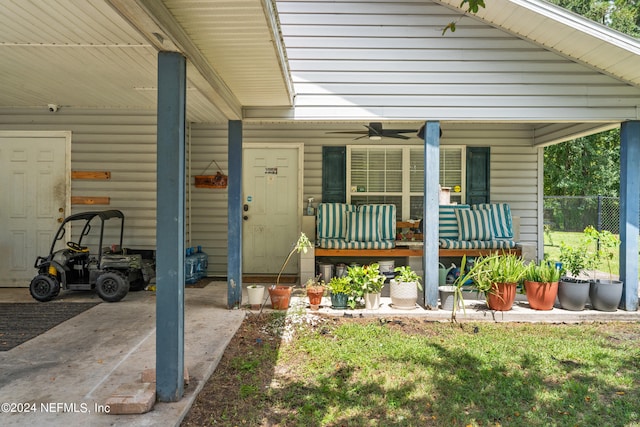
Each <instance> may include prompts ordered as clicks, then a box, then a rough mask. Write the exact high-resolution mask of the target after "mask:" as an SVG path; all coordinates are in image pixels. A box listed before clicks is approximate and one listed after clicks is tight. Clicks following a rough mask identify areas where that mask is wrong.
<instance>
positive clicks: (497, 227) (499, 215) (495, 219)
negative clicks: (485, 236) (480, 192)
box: [473, 203, 513, 239]
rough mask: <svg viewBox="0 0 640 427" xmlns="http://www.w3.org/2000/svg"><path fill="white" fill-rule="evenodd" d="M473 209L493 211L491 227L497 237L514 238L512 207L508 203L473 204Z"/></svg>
mask: <svg viewBox="0 0 640 427" xmlns="http://www.w3.org/2000/svg"><path fill="white" fill-rule="evenodd" d="M473 209H477V210H488V211H489V212H491V227H492V232H493V236H494V237H495V238H497V239H513V221H512V219H511V208H510V207H509V205H508V204H507V203H481V204H478V205H473Z"/></svg>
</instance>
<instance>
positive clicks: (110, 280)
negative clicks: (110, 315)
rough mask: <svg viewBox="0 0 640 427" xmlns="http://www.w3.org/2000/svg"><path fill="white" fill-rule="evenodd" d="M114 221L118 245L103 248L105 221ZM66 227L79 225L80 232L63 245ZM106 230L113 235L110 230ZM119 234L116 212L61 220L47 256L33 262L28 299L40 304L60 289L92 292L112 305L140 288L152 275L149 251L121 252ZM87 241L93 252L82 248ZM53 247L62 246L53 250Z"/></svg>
mask: <svg viewBox="0 0 640 427" xmlns="http://www.w3.org/2000/svg"><path fill="white" fill-rule="evenodd" d="M94 219H95V221H94ZM118 219H119V220H120V224H116V225H119V226H120V227H119V234H120V237H119V244H118V245H115V244H114V245H111V246H110V247H106V248H105V247H103V238H104V233H105V221H109V220H115V221H117V220H118ZM70 224H79V225H80V226H82V232H81V233H80V235H79V237H78V241H77V242H73V241H67V242H66V245H65V243H64V241H63V240H62V239H63V238H64V237H65V234H66V232H67V229H69V225H70ZM92 225H93V226H92ZM76 226H77V225H76ZM94 227H98V228H97V230H96V232H95V233H91V230H92V229H93V228H94ZM98 230H99V233H100V235H99V237H98V236H97V232H98ZM108 230H109V231H112V232H113V230H114V228H108ZM90 233H91V234H90ZM123 234H124V214H123V213H122V212H120V211H119V210H106V211H96V212H82V213H77V214H74V215H70V216H68V217H67V218H65V219H64V221H62V224H60V228H58V232H57V233H56V235H55V237H54V239H53V243H52V244H51V249H50V250H49V255H48V256H46V257H42V256H39V257H38V258H37V259H36V262H35V265H34V267H35V268H37V269H38V275H37V276H36V277H34V278H33V280H32V281H31V285H30V286H29V291H30V292H31V296H32V297H33V298H35V299H36V300H38V301H42V302H44V301H50V300H52V299H54V298H55V297H56V296H58V293H59V292H60V288H62V289H69V290H80V291H90V290H93V289H95V290H96V292H97V293H98V295H99V296H100V298H102V299H103V300H105V301H107V302H116V301H120V300H121V299H122V298H124V297H125V295H127V293H128V292H129V291H130V290H131V291H139V290H142V289H144V288H145V286H147V285H148V284H149V281H150V280H151V278H152V277H154V276H155V262H154V260H153V251H144V250H139V251H135V250H131V249H122V236H123ZM83 240H84V242H83ZM87 241H89V242H91V243H93V245H92V246H95V247H96V248H97V253H95V252H92V251H90V249H89V247H88V246H83V243H85V244H87ZM57 244H60V245H59V246H62V245H64V247H61V248H59V249H58V250H56V245H57ZM96 245H97V246H96ZM143 255H145V258H143ZM149 258H150V259H149Z"/></svg>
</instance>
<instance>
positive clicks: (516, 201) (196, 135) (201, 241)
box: [0, 109, 541, 276]
mask: <svg viewBox="0 0 640 427" xmlns="http://www.w3.org/2000/svg"><path fill="white" fill-rule="evenodd" d="M385 127H388V128H412V127H416V128H417V127H419V125H417V124H416V122H412V123H394V124H393V126H391V125H387V124H385ZM360 128H362V129H364V127H363V126H362V123H351V124H336V123H311V124H303V123H292V124H272V123H265V124H245V126H244V131H243V138H244V142H245V143H263V144H269V143H287V142H289V143H303V144H304V147H305V148H304V192H303V197H304V199H305V200H306V199H307V198H309V197H313V198H314V199H315V203H318V202H320V201H321V198H322V146H324V145H335V146H339V145H355V144H362V145H368V144H370V141H369V140H368V139H366V138H363V139H361V140H358V141H354V139H353V137H352V136H350V135H341V134H328V133H327V132H329V131H345V130H355V129H360ZM0 129H1V130H37V131H47V130H50V131H59V130H67V131H71V132H72V148H71V169H72V170H74V171H75V170H78V171H109V172H111V180H108V181H102V180H73V181H72V189H71V192H72V194H71V195H72V196H87V197H101V196H104V197H109V198H110V204H109V205H101V206H98V205H94V206H90V205H74V206H72V213H77V212H81V211H85V210H99V209H120V210H122V211H123V212H124V213H125V217H126V222H125V242H124V244H125V245H126V246H129V247H137V248H145V249H153V248H155V235H156V231H155V227H156V214H155V210H156V184H155V183H156V118H155V112H148V111H130V110H121V111H113V110H83V111H69V110H67V111H64V110H63V109H61V110H60V111H59V112H58V113H56V114H52V113H49V112H42V111H35V110H15V109H12V110H0ZM443 129H444V135H443V138H442V144H443V145H474V146H491V147H492V148H491V199H492V201H495V202H501V201H503V202H508V203H510V204H511V207H512V209H513V214H514V215H515V216H519V217H520V218H521V225H522V227H521V240H522V241H525V242H531V243H535V242H536V241H537V236H538V233H537V230H538V228H539V224H538V219H537V203H538V202H537V200H538V193H539V191H541V189H540V188H538V185H537V182H538V181H537V168H538V164H537V158H538V157H537V156H538V154H537V153H538V149H535V148H532V146H531V136H532V131H531V127H530V126H528V125H505V124H493V125H492V124H459V123H445V124H444V125H443ZM188 135H189V137H188V141H187V142H188V146H187V147H188V150H189V152H188V153H187V157H188V159H190V163H189V164H188V165H187V173H188V174H189V177H188V178H187V182H188V184H189V185H188V186H187V198H188V203H187V206H188V209H187V224H188V229H187V239H188V241H187V245H188V246H197V245H201V246H202V248H203V250H204V251H205V252H207V253H208V254H209V260H210V267H209V274H210V275H219V276H224V275H226V273H227V241H228V238H229V236H228V234H227V225H228V218H227V200H228V195H227V190H226V189H203V188H195V185H194V178H193V176H195V175H201V174H207V175H213V174H215V173H216V172H217V171H218V167H219V168H220V169H221V171H222V172H223V173H225V174H228V173H229V170H228V162H227V158H228V145H227V144H228V142H227V129H226V127H223V126H214V125H201V124H199V125H196V124H194V125H192V126H191V127H190V131H189V132H188ZM382 143H383V144H385V145H405V144H415V145H420V144H421V143H422V142H421V140H420V139H418V138H417V137H412V138H411V139H410V140H409V141H401V140H393V139H389V138H385V139H384V140H383V141H382ZM213 160H215V162H217V165H216V164H215V163H212V161H213ZM210 163H211V165H210V166H209V164H210ZM208 166H209V168H208V169H207V167H208Z"/></svg>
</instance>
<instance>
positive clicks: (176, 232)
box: [156, 52, 187, 402]
mask: <svg viewBox="0 0 640 427" xmlns="http://www.w3.org/2000/svg"><path fill="white" fill-rule="evenodd" d="M186 78H187V69H186V61H185V58H184V57H183V56H182V55H180V54H178V53H175V52H160V53H158V125H157V129H158V143H157V144H158V154H157V166H158V170H157V210H156V216H157V225H156V246H157V250H156V262H157V263H156V266H157V267H156V269H157V270H156V393H157V396H158V400H159V401H161V402H176V401H178V400H180V399H181V398H182V395H183V393H184V374H183V372H184V239H185V230H184V228H185V222H184V218H185V110H186V108H185V99H186Z"/></svg>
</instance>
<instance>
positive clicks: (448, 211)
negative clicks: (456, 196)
mask: <svg viewBox="0 0 640 427" xmlns="http://www.w3.org/2000/svg"><path fill="white" fill-rule="evenodd" d="M469 208H470V207H469V205H440V212H439V225H438V236H439V237H440V238H441V239H454V240H456V239H458V235H459V232H458V219H457V218H456V211H457V210H459V209H469Z"/></svg>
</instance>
